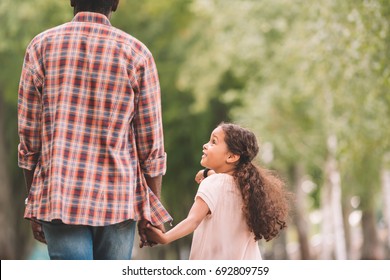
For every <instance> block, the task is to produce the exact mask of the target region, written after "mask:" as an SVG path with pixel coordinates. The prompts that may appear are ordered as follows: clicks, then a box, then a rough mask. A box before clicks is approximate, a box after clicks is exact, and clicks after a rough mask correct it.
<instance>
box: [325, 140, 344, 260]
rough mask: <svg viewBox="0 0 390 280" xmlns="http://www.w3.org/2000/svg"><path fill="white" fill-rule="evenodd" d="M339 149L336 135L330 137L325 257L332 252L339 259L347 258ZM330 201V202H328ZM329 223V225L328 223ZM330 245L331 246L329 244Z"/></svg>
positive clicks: (328, 257)
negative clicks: (337, 155)
mask: <svg viewBox="0 0 390 280" xmlns="http://www.w3.org/2000/svg"><path fill="white" fill-rule="evenodd" d="M336 150H337V138H336V136H334V135H331V136H329V137H328V153H329V154H328V159H327V162H326V167H325V178H326V183H325V186H324V188H325V190H324V195H325V197H323V198H322V202H323V203H324V208H323V209H324V229H325V230H324V232H323V233H324V235H323V238H324V242H323V254H322V258H323V259H330V258H331V255H332V253H333V254H334V258H335V259H337V260H345V259H347V249H346V245H345V234H344V221H343V211H342V207H341V205H342V203H341V180H340V172H339V170H338V166H337V160H336V157H335V154H336ZM327 200H328V201H329V203H328V202H327ZM327 223H329V225H327ZM329 245H330V246H329ZM328 246H329V247H328Z"/></svg>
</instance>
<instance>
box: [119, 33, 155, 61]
mask: <svg viewBox="0 0 390 280" xmlns="http://www.w3.org/2000/svg"><path fill="white" fill-rule="evenodd" d="M111 28H112V30H113V34H115V40H117V41H118V42H120V43H123V44H125V45H127V46H129V47H130V48H131V49H132V50H133V51H135V52H137V53H139V54H141V55H143V56H145V55H149V54H151V52H150V50H149V48H148V47H147V46H146V45H145V44H144V43H143V42H142V41H141V40H139V39H138V38H136V37H134V36H133V35H131V34H129V33H127V32H125V31H123V30H122V29H119V28H117V27H114V26H111Z"/></svg>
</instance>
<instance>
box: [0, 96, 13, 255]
mask: <svg viewBox="0 0 390 280" xmlns="http://www.w3.org/2000/svg"><path fill="white" fill-rule="evenodd" d="M4 109H5V106H4V100H3V94H2V93H1V92H0V135H1V136H0V225H1V227H0V259H2V260H4V259H15V258H16V254H15V236H16V234H15V228H16V227H15V218H16V217H15V211H13V205H12V201H13V200H12V197H11V196H12V192H11V184H10V177H9V174H10V173H9V172H8V166H7V163H8V160H7V154H6V151H7V148H6V139H5V128H4V118H5V114H4V111H5V110H4Z"/></svg>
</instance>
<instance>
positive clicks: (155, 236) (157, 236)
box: [146, 224, 168, 244]
mask: <svg viewBox="0 0 390 280" xmlns="http://www.w3.org/2000/svg"><path fill="white" fill-rule="evenodd" d="M146 236H147V238H148V240H149V241H151V242H154V243H157V244H167V243H168V240H167V237H166V234H165V233H164V232H162V231H161V230H160V229H158V228H156V227H154V226H152V225H151V224H148V225H147V226H146Z"/></svg>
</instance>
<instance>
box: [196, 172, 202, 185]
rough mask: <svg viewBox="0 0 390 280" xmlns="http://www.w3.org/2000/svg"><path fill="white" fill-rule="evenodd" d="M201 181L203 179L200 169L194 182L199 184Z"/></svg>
mask: <svg viewBox="0 0 390 280" xmlns="http://www.w3.org/2000/svg"><path fill="white" fill-rule="evenodd" d="M203 179H204V177H203V169H202V170H199V171H198V173H196V175H195V182H197V183H198V184H200V182H202V180H203Z"/></svg>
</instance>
